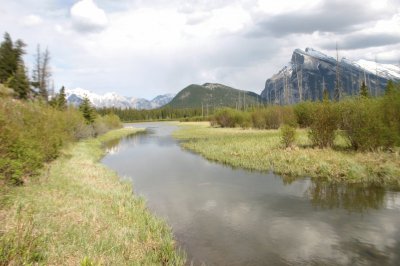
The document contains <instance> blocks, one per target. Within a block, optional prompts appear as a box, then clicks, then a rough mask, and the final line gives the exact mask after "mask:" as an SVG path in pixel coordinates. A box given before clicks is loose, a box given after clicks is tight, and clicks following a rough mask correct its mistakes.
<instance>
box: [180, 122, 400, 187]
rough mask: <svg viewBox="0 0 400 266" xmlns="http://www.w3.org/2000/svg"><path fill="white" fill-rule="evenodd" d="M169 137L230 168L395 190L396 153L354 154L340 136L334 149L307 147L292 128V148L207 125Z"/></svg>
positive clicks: (268, 136) (399, 179)
mask: <svg viewBox="0 0 400 266" xmlns="http://www.w3.org/2000/svg"><path fill="white" fill-rule="evenodd" d="M179 125H180V126H181V129H180V130H178V131H176V132H175V133H174V137H176V138H177V139H179V140H181V145H182V147H183V148H185V149H189V150H191V151H194V152H196V153H199V154H201V155H202V156H204V157H205V158H207V159H209V160H212V161H216V162H219V163H223V164H227V165H230V166H232V167H240V168H245V169H249V170H257V171H267V172H269V171H272V172H274V173H276V174H279V175H283V176H290V177H311V178H318V179H323V180H326V181H329V182H345V183H366V184H379V185H384V186H387V187H396V188H399V187H400V156H399V153H400V150H399V149H398V148H395V149H394V150H393V151H391V152H387V151H384V150H374V151H355V150H353V149H351V144H350V143H349V142H348V140H347V138H345V137H343V136H342V135H341V134H340V132H339V133H338V134H336V136H335V140H334V145H333V146H332V147H329V148H319V147H318V146H314V145H312V142H311V141H310V139H309V134H308V130H307V129H296V135H297V137H296V139H295V143H294V144H293V145H292V146H290V147H285V146H284V145H283V144H282V139H281V133H280V130H277V129H272V130H257V129H243V128H221V127H212V126H210V123H208V122H188V123H180V124H179Z"/></svg>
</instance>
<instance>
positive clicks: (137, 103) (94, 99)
mask: <svg viewBox="0 0 400 266" xmlns="http://www.w3.org/2000/svg"><path fill="white" fill-rule="evenodd" d="M65 93H66V97H67V102H68V103H69V104H72V105H75V106H78V105H80V104H81V102H82V101H83V98H84V97H85V96H86V97H88V98H89V100H90V102H91V103H92V104H93V106H94V107H97V108H101V107H116V108H122V109H127V108H133V109H155V108H158V107H161V106H164V105H166V104H167V103H169V102H170V101H171V100H172V98H174V96H175V95H174V94H165V95H159V96H157V97H155V98H154V99H152V100H146V99H143V98H134V97H124V96H120V95H118V94H116V93H114V92H111V93H106V94H104V95H100V94H96V93H93V92H91V91H88V90H85V89H80V88H77V89H67V90H66V91H65Z"/></svg>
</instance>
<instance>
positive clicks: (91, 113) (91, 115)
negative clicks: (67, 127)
mask: <svg viewBox="0 0 400 266" xmlns="http://www.w3.org/2000/svg"><path fill="white" fill-rule="evenodd" d="M79 110H80V111H81V113H82V115H83V117H84V118H85V121H86V124H88V125H90V124H93V122H94V119H95V118H96V113H95V110H94V109H93V107H92V105H91V104H90V100H89V98H88V97H86V96H85V98H83V102H82V103H81V105H80V106H79Z"/></svg>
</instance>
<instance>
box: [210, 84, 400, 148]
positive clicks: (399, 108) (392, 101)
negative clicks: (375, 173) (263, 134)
mask: <svg viewBox="0 0 400 266" xmlns="http://www.w3.org/2000/svg"><path fill="white" fill-rule="evenodd" d="M210 121H211V124H212V125H213V126H220V127H242V128H250V127H252V128H256V129H278V128H281V133H282V137H283V139H282V141H283V143H284V146H290V145H291V144H293V142H294V140H295V129H296V128H298V127H300V128H307V129H308V137H309V139H310V141H311V143H312V145H313V146H316V147H320V148H326V147H333V146H334V140H335V137H336V136H337V135H338V134H341V135H342V136H343V137H344V138H345V139H346V140H347V141H348V143H349V146H350V147H351V148H352V149H354V150H376V149H386V150H391V149H392V148H394V147H399V146H400V83H394V82H393V81H389V82H388V84H387V87H386V91H385V94H384V95H383V96H380V97H374V98H372V97H370V95H369V93H368V88H367V86H366V85H365V84H364V83H363V84H362V86H361V87H360V91H359V95H358V96H353V97H347V98H343V99H342V100H340V101H331V100H329V97H324V99H323V100H322V101H316V102H311V101H305V102H301V103H298V104H295V105H286V106H281V105H269V106H267V107H264V108H254V109H249V110H247V111H239V110H235V109H232V108H222V109H219V110H218V111H216V113H215V114H214V115H213V116H212V117H210Z"/></svg>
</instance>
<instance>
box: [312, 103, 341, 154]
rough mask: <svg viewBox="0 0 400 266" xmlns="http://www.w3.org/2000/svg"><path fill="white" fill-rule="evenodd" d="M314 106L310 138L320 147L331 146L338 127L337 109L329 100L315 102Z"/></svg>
mask: <svg viewBox="0 0 400 266" xmlns="http://www.w3.org/2000/svg"><path fill="white" fill-rule="evenodd" d="M314 108H315V109H314V112H313V114H312V118H311V125H310V130H309V137H310V140H311V142H312V143H313V145H315V146H318V147H320V148H325V147H331V146H333V141H334V139H335V133H336V130H337V128H338V120H339V116H338V110H337V108H336V106H335V105H334V104H333V103H331V102H329V101H324V102H322V103H315V106H314Z"/></svg>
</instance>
